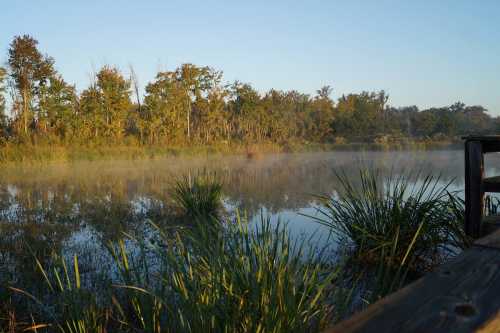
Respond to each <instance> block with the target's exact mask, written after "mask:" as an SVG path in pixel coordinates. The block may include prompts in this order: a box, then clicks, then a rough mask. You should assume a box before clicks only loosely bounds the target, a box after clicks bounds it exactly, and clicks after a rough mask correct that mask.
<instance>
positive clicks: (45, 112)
mask: <svg viewBox="0 0 500 333" xmlns="http://www.w3.org/2000/svg"><path fill="white" fill-rule="evenodd" d="M40 95H41V99H40V111H39V126H41V127H43V130H44V132H51V133H53V134H55V135H56V136H58V137H59V138H61V139H65V138H66V137H67V136H68V134H69V132H70V131H72V130H73V127H74V126H73V125H74V121H75V116H76V104H77V99H78V97H77V95H76V91H75V87H74V86H71V85H69V84H68V83H66V81H64V79H63V78H62V77H61V76H60V75H52V76H51V77H50V78H49V84H48V85H46V86H44V87H43V88H42V90H41V93H40Z"/></svg>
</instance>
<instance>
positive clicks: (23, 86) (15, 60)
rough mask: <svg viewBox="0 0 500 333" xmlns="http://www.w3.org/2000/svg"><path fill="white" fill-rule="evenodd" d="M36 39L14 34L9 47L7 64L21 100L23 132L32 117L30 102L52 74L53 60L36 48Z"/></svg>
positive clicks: (25, 131)
mask: <svg viewBox="0 0 500 333" xmlns="http://www.w3.org/2000/svg"><path fill="white" fill-rule="evenodd" d="M37 45H38V41H37V40H36V39H34V38H33V37H31V36H28V35H24V36H22V37H21V36H16V37H15V38H14V40H13V41H12V43H11V44H10V48H9V58H8V64H9V69H10V76H11V77H12V79H13V80H14V82H15V87H16V88H17V90H18V94H19V95H20V97H21V101H22V108H21V112H22V115H21V117H22V123H23V129H24V134H25V135H26V134H27V133H28V122H29V121H30V119H32V118H33V114H32V111H31V110H32V107H33V105H32V103H33V99H34V98H36V97H38V94H39V92H40V90H41V89H42V88H43V86H44V85H45V84H46V83H47V80H48V78H49V77H50V76H51V75H52V74H53V71H54V70H53V63H54V60H53V59H52V58H50V57H48V56H44V55H42V54H41V53H40V51H39V50H38V49H37Z"/></svg>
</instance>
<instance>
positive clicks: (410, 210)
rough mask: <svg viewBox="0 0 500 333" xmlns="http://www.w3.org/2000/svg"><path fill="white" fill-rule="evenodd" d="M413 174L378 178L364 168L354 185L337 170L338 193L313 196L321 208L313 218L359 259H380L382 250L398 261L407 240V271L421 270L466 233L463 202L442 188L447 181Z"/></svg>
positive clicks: (454, 248)
mask: <svg viewBox="0 0 500 333" xmlns="http://www.w3.org/2000/svg"><path fill="white" fill-rule="evenodd" d="M419 176H420V175H419V174H416V175H414V176H412V175H411V174H403V175H399V176H396V175H390V176H388V177H382V176H381V175H380V173H379V172H378V171H377V170H372V169H364V170H360V172H359V181H360V184H359V186H356V184H355V183H354V182H353V181H352V180H351V179H350V178H348V177H347V176H346V175H345V173H337V178H338V180H339V184H340V189H339V192H338V196H320V197H318V199H319V201H320V204H321V207H320V208H319V215H318V216H315V217H313V218H314V220H315V221H316V222H318V223H320V224H322V225H325V226H327V227H329V228H330V229H331V231H332V232H333V233H335V234H336V235H337V236H338V239H340V240H341V241H347V243H348V244H350V245H351V246H352V248H353V250H354V251H353V252H354V253H355V256H356V257H357V258H360V259H362V260H363V261H365V262H374V263H375V264H377V263H379V261H380V260H386V259H387V258H386V255H383V254H384V253H385V254H387V253H391V256H393V257H394V258H395V259H397V260H395V261H397V262H401V261H403V259H404V258H405V257H406V256H407V255H408V254H407V250H408V248H410V244H412V246H411V253H410V254H411V256H412V257H414V259H415V260H414V261H412V265H414V267H413V270H414V271H416V272H423V271H426V270H427V269H429V268H432V267H435V266H436V265H438V264H440V263H441V262H443V260H445V259H446V258H447V257H448V256H449V255H453V254H454V253H456V252H457V250H458V249H460V248H463V247H465V246H467V238H466V237H465V235H464V232H463V204H462V202H460V200H459V199H457V198H456V193H453V192H450V191H448V188H449V184H450V183H445V184H444V185H443V184H442V182H441V180H440V178H439V177H433V176H430V175H428V176H423V177H419ZM410 184H413V185H410ZM415 235H416V238H415ZM343 244H345V243H343ZM382 258H385V259H382Z"/></svg>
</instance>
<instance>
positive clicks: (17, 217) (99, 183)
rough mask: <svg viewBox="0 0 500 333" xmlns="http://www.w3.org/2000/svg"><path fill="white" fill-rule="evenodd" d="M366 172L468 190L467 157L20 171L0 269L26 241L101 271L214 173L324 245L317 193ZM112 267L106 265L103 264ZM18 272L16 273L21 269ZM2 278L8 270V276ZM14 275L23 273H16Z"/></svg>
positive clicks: (2, 229)
mask: <svg viewBox="0 0 500 333" xmlns="http://www.w3.org/2000/svg"><path fill="white" fill-rule="evenodd" d="M499 161H500V157H499V156H498V155H489V156H488V157H487V159H486V174H487V175H494V174H500V170H499V169H498V167H496V166H497V165H500V164H499V163H498V162H499ZM360 166H372V167H375V168H378V169H380V170H381V171H382V172H385V173H390V172H392V173H396V174H397V173H400V172H409V171H415V172H416V171H421V172H422V173H424V174H426V173H432V174H434V175H440V176H441V182H442V184H443V185H444V184H446V183H448V182H452V185H451V189H456V190H461V189H463V186H464V184H463V173H464V171H463V168H464V166H463V152H462V151H425V152H424V151H422V152H399V151H398V152H329V153H301V154H276V155H264V156H262V157H261V158H259V159H248V158H246V156H225V157H221V156H209V157H204V158H167V159H160V160H147V161H146V160H145V161H105V162H102V161H101V162H99V161H95V162H88V161H86V162H74V163H68V164H52V165H47V166H31V167H30V166H23V165H12V166H8V167H4V168H3V170H2V173H1V175H0V221H1V222H0V262H1V261H3V262H4V263H8V262H10V263H12V264H14V265H11V268H6V267H7V265H2V267H4V268H3V269H8V270H13V269H14V270H15V269H16V268H15V267H18V268H17V269H19V265H21V266H22V265H23V264H26V263H29V262H30V260H31V261H32V257H31V256H30V254H29V252H27V250H26V248H27V247H26V246H22V245H21V244H28V245H29V247H31V248H36V249H37V250H38V251H42V252H46V253H49V252H51V251H52V250H54V251H62V252H66V253H73V252H76V253H79V254H80V255H81V256H85V255H86V256H88V257H89V259H91V260H90V261H91V262H92V265H99V264H102V263H100V262H99V261H98V260H97V258H98V257H99V256H98V255H97V254H99V253H100V252H102V251H104V250H103V245H102V243H103V242H105V241H107V240H109V239H116V238H119V237H121V235H122V233H123V232H126V233H129V234H142V235H146V234H147V227H146V224H145V223H144V221H145V220H146V219H152V220H155V219H156V220H162V219H163V217H164V216H165V215H168V210H169V209H170V208H168V205H165V203H168V202H169V201H170V200H171V198H170V193H171V188H172V185H173V183H174V181H175V180H176V179H178V178H179V177H181V176H190V177H193V176H195V175H196V174H199V173H203V172H210V173H216V174H217V176H218V177H219V178H220V179H222V181H223V184H224V195H225V206H226V208H227V209H228V211H229V213H231V212H234V211H235V210H236V209H238V210H239V211H240V212H244V213H246V214H248V216H249V217H250V218H251V219H252V220H253V221H256V220H258V219H259V218H260V216H261V215H262V214H263V215H265V216H269V217H270V218H271V219H272V220H274V221H276V220H277V219H281V220H283V221H286V222H288V226H289V228H290V230H291V232H292V234H294V235H305V236H309V235H311V234H314V235H317V236H318V237H320V236H321V237H322V238H323V239H325V237H326V235H327V233H328V230H326V229H325V228H324V227H320V226H319V225H318V224H316V223H314V222H312V220H311V219H310V218H308V217H307V216H304V215H314V214H316V206H317V200H316V199H315V197H314V195H317V194H327V195H334V194H335V193H336V190H337V189H338V188H339V184H338V181H337V179H336V176H335V172H339V171H342V172H345V173H346V174H347V175H348V177H350V178H351V179H353V180H354V181H357V179H358V170H359V168H360ZM103 262H104V261H103ZM13 267H14V268H13ZM1 270H2V268H0V274H2V273H5V272H2V271H1ZM8 273H9V274H10V275H11V276H14V275H15V273H14V272H12V271H9V272H8Z"/></svg>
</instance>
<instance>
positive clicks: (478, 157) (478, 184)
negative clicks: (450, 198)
mask: <svg viewBox="0 0 500 333" xmlns="http://www.w3.org/2000/svg"><path fill="white" fill-rule="evenodd" d="M483 178H484V157H483V145H482V143H481V141H479V140H470V139H468V138H466V140H465V232H466V234H467V235H468V236H471V237H473V238H478V237H479V236H480V234H481V220H482V216H483V209H484V189H483V186H482V183H483Z"/></svg>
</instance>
